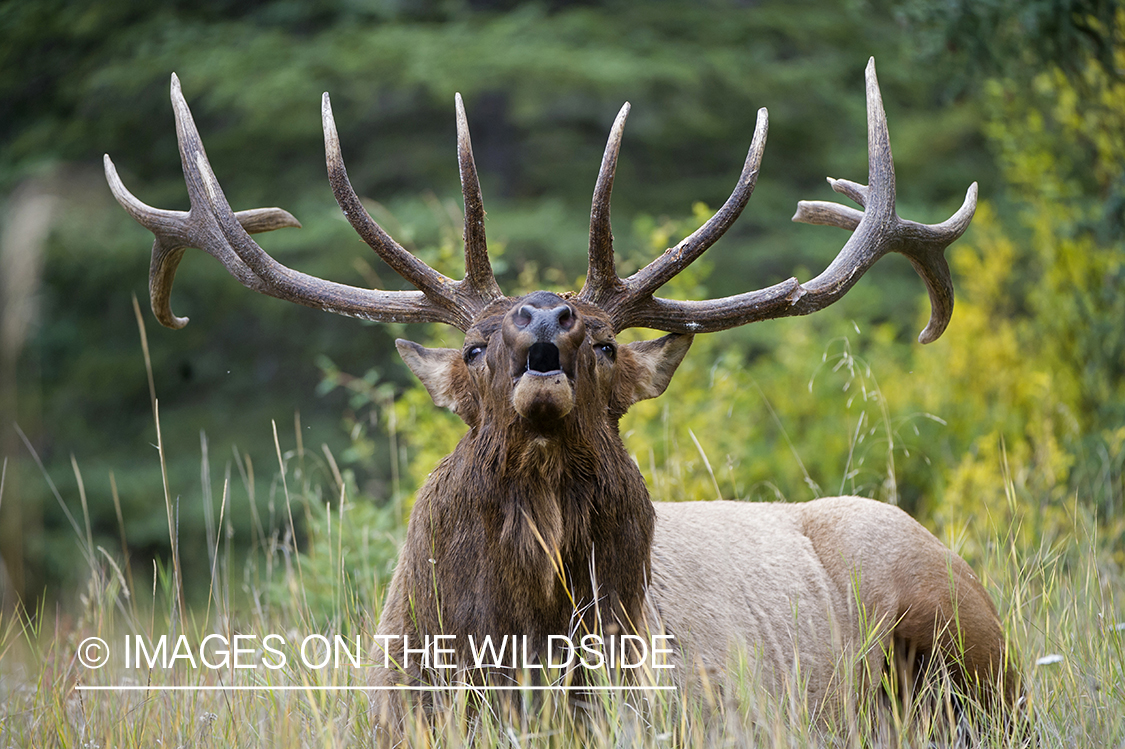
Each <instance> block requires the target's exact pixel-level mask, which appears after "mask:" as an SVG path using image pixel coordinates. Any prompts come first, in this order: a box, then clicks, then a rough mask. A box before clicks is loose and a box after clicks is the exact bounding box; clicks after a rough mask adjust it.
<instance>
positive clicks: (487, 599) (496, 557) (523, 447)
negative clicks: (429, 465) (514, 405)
mask: <svg viewBox="0 0 1125 749" xmlns="http://www.w3.org/2000/svg"><path fill="white" fill-rule="evenodd" d="M584 421H585V420H584V419H581V418H579V417H577V415H575V418H568V419H564V420H562V421H561V422H560V423H559V425H558V428H557V430H555V431H549V432H544V431H543V430H533V429H531V428H530V426H529V425H528V424H527V423H526V422H525V421H523V420H522V419H520V418H519V417H514V418H512V419H511V420H508V421H507V423H505V424H498V423H497V422H496V421H493V420H485V421H484V423H482V424H480V425H478V426H476V427H474V428H473V429H471V430H470V431H469V433H468V434H466V435H465V437H464V438H463V439H462V440H461V442H460V443H459V444H458V446H457V448H456V450H454V452H453V453H452V454H451V455H450V456H449V457H447V458H446V459H445V460H444V461H442V463H441V464H440V465H439V467H438V468H437V470H435V471H434V473H433V474H432V475H431V477H430V479H429V481H427V483H426V485H425V486H424V487H423V488H422V490H421V491H420V492H419V496H418V502H419V503H420V504H422V505H423V506H422V508H421V509H422V510H424V512H423V513H422V514H419V513H418V512H417V511H416V512H415V514H414V517H415V518H426V519H427V520H426V521H424V522H422V523H417V522H412V523H411V525H410V531H409V532H410V535H411V536H412V537H413V536H415V535H417V536H419V539H418V540H419V541H420V543H408V544H407V549H414V550H420V551H419V558H418V559H415V560H413V562H412V567H413V569H414V570H415V572H416V574H417V578H418V579H417V580H416V582H417V583H423V582H424V584H416V585H414V586H412V587H413V589H414V590H415V591H436V600H435V601H434V602H433V603H434V604H435V607H436V609H437V611H438V612H440V614H439V618H440V625H441V629H442V630H443V631H445V632H447V633H451V634H474V635H476V636H478V637H480V636H483V635H485V634H492V635H494V636H503V635H508V634H525V633H526V634H528V635H529V636H530V637H531V638H533V640H538V641H539V642H540V647H541V646H542V644H545V641H546V636H547V635H549V634H558V633H560V632H573V631H579V630H581V631H598V630H607V631H610V632H613V631H618V628H619V627H625V628H627V629H631V628H632V627H633V626H635V625H637V624H639V622H640V616H641V611H642V602H643V599H644V591H645V587H646V585H647V582H648V577H649V550H650V547H651V544H652V534H653V526H654V521H655V515H654V512H653V509H652V504H651V502H649V500H648V492H647V489H646V488H645V485H644V480H643V478H642V476H641V474H640V471H639V470H638V469H637V467H636V465H635V464H634V463H633V461H632V460H631V459H630V458H629V456H628V453H627V452H626V451H625V447H624V445H623V444H622V443H621V439H620V437H619V436H618V434H617V430H616V423H607V422H606V421H605V420H604V419H602V420H601V422H600V423H596V424H585V423H584ZM423 554H424V555H425V559H422V558H421V555H423ZM433 567H436V568H438V570H437V574H436V575H434V576H433V577H431V575H433V571H432V568H433ZM421 595H423V596H428V595H429V593H421ZM493 602H496V603H497V604H499V602H503V604H502V605H494V604H493ZM595 603H596V604H597V606H596V607H595V605H594V604H595ZM417 608H418V610H419V611H423V612H424V609H425V607H423V606H419V607H417ZM595 611H596V612H597V615H595V613H594V612H595ZM435 614H437V612H435ZM529 623H530V624H531V627H530V629H529V628H528V624H529Z"/></svg>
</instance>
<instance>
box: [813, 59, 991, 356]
mask: <svg viewBox="0 0 1125 749" xmlns="http://www.w3.org/2000/svg"><path fill="white" fill-rule="evenodd" d="M866 79H867V120H868V128H867V129H868V135H867V137H868V169H869V171H870V177H869V180H870V185H869V186H866V187H865V186H863V185H857V184H855V183H853V182H848V181H846V180H829V183H830V184H831V185H832V189H833V190H835V191H836V192H839V193H842V194H844V195H847V196H848V197H851V198H852V199H853V200H856V202H858V203H859V204H860V205H863V206H864V211H863V212H862V213H860V212H858V211H856V210H855V209H853V208H848V207H846V206H842V205H837V204H835V203H826V202H821V201H815V202H813V201H809V202H806V201H801V202H800V203H798V204H797V212H796V214H795V215H794V216H793V220H794V221H801V222H804V223H810V224H823V225H829V226H839V227H841V228H845V229H853V230H854V233H853V234H852V236H851V237H850V238H849V240H848V242H847V243H846V244H845V245H844V248H843V249H842V250H841V251H840V254H839V255H838V256H837V257H836V259H835V260H834V261H833V262H832V264H831V265H829V266H828V268H826V269H825V270H824V272H823V273H821V274H820V275H819V276H817V277H816V278H814V279H813V280H811V281H809V282H808V283H806V284H804V285H803V289H804V290H805V292H806V293H805V295H803V297H802V299H801V301H800V304H799V309H798V310H796V311H795V312H794V313H793V314H808V313H809V312H813V311H815V310H818V309H821V308H823V307H826V306H828V305H829V304H832V303H833V302H835V301H836V300H837V299H839V298H840V297H842V296H843V295H844V294H846V293H847V292H848V290H849V289H850V288H851V287H852V286H853V285H855V283H856V281H858V280H859V278H860V277H861V276H862V275H863V274H864V273H865V272H866V271H867V269H868V268H870V267H871V266H872V265H874V263H875V262H876V261H877V260H878V259H879V258H881V257H882V256H883V255H885V254H886V253H888V252H899V253H901V254H903V255H906V257H907V258H909V260H910V263H911V265H913V266H914V270H915V271H917V273H918V275H919V276H921V277H922V280H923V281H924V282H925V284H926V290H927V291H928V292H929V296H930V306H931V312H930V321H929V323H928V324H927V325H926V328H925V330H923V331H922V333H921V334H920V335H919V336H918V341H919V342H920V343H932V342H933V341H936V340H937V339H938V337H940V336H941V334H942V333H943V332H945V328H946V327H947V326H948V325H949V320H950V318H951V317H952V315H953V280H952V278H951V276H950V273H949V265H948V264H947V263H946V261H945V255H944V253H945V248H947V247H948V246H949V245H950V244H952V243H953V242H954V241H956V240H957V239H958V238H959V237H960V236H961V235H962V234H964V232H965V230H966V229H967V228H968V226H969V222H970V221H972V217H973V213H974V212H975V211H976V202H977V184H976V183H975V182H974V183H973V184H972V185H970V186H969V189H968V191H967V192H966V194H965V200H964V202H963V203H962V205H961V208H960V209H958V211H957V212H956V213H955V214H954V215H953V216H952V217H950V218H949V219H948V220H946V221H944V222H942V223H940V224H934V225H928V224H920V223H917V222H914V221H907V220H904V219H901V218H899V216H898V214H897V213H896V212H895V173H894V159H893V157H892V155H891V146H890V137H889V135H888V132H887V117H886V112H885V111H884V109H883V100H882V96H881V94H880V92H879V81H878V79H877V77H876V74H875V59H874V58H871V60H869V61H868V63H867V71H866ZM857 218H858V219H859V220H858V221H857Z"/></svg>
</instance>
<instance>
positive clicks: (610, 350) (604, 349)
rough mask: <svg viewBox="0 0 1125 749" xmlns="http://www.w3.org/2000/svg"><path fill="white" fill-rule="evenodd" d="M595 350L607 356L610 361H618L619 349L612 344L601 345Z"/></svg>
mask: <svg viewBox="0 0 1125 749" xmlns="http://www.w3.org/2000/svg"><path fill="white" fill-rule="evenodd" d="M594 348H596V349H597V350H598V351H600V352H601V353H603V354H605V356H606V358H608V359H609V360H610V361H617V347H616V346H614V345H613V344H612V343H599V344H597V345H596V346H594Z"/></svg>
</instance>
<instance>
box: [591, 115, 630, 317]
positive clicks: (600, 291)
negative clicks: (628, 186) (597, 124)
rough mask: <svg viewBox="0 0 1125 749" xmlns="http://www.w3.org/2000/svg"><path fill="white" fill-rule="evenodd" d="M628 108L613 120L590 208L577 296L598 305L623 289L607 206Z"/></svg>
mask: <svg viewBox="0 0 1125 749" xmlns="http://www.w3.org/2000/svg"><path fill="white" fill-rule="evenodd" d="M629 109H630V104H629V102H625V103H624V104H623V105H622V106H621V109H620V111H618V113H617V117H616V118H615V119H614V120H613V127H612V128H610V131H609V140H608V141H607V142H606V144H605V153H604V154H602V165H601V168H600V169H599V170H598V180H597V182H596V183H595V184H594V200H593V203H592V205H591V207H590V252H589V262H588V264H587V269H586V283H585V284H583V286H582V291H580V292H579V293H578V297H579V298H580V299H583V300H586V301H589V302H592V303H593V304H597V305H606V304H608V303H609V302H610V301H611V300H612V299H613V298H614V297H616V296H618V295H620V294H621V292H622V291H623V290H624V288H625V287H624V284H623V283H622V282H621V279H620V278H618V277H617V266H616V263H615V262H614V259H613V228H612V227H611V225H610V217H609V203H610V196H611V195H612V193H613V178H614V176H615V174H616V173H617V154H618V153H619V152H620V150H621V136H622V135H623V134H624V132H625V120H626V119H627V118H628V117H629Z"/></svg>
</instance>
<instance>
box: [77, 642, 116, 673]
mask: <svg viewBox="0 0 1125 749" xmlns="http://www.w3.org/2000/svg"><path fill="white" fill-rule="evenodd" d="M78 660H79V661H80V662H81V663H82V665H83V666H85V667H86V668H101V667H102V666H104V665H105V663H106V661H108V660H109V645H107V644H106V641H105V640H103V639H102V638H100V637H87V638H86V639H85V640H83V641H82V642H80V643H78Z"/></svg>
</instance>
